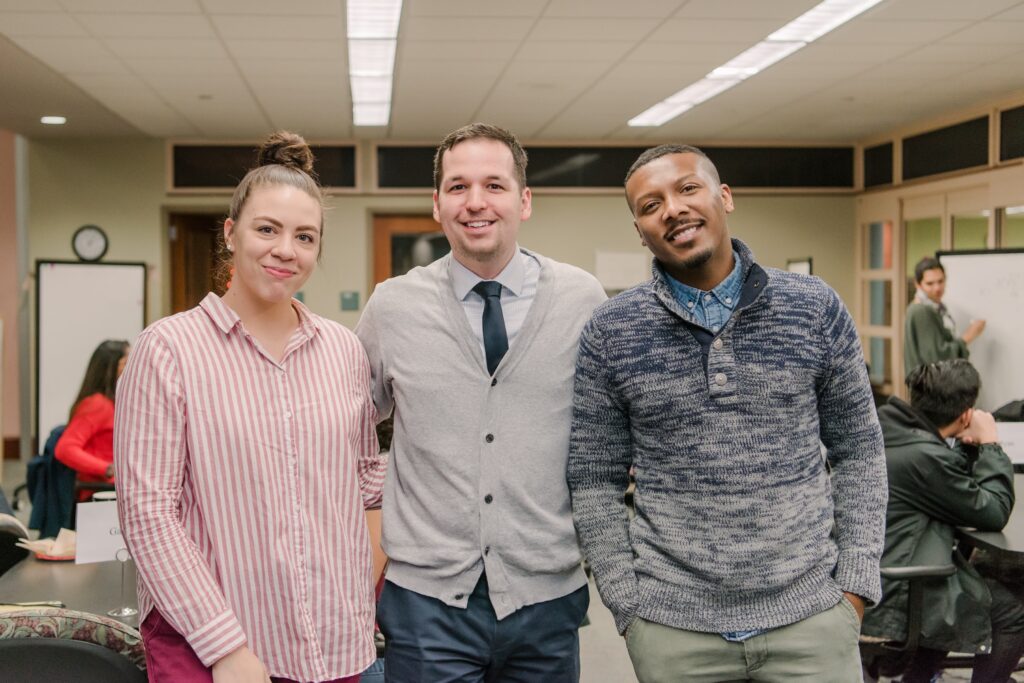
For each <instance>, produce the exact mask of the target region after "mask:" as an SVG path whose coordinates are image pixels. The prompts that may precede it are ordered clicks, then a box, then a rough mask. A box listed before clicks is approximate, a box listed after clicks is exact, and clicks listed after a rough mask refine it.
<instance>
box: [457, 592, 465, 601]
mask: <svg viewBox="0 0 1024 683" xmlns="http://www.w3.org/2000/svg"><path fill="white" fill-rule="evenodd" d="M464 597H466V596H465V595H463V594H462V593H456V594H455V599H456V600H461V599H462V598H464Z"/></svg>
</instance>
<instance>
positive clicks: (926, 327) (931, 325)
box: [903, 256, 985, 374]
mask: <svg viewBox="0 0 1024 683" xmlns="http://www.w3.org/2000/svg"><path fill="white" fill-rule="evenodd" d="M914 283H915V285H916V286H917V292H916V293H915V294H914V300H913V302H911V304H910V307H909V308H907V324H906V334H905V335H904V342H903V369H904V371H905V372H906V373H907V374H909V373H910V371H911V370H913V369H914V368H916V367H918V366H919V365H927V364H928V363H935V362H936V361H940V360H951V359H953V358H967V357H968V356H969V355H970V352H968V350H967V345H968V344H970V343H971V342H972V341H974V340H975V339H977V338H978V336H979V335H980V334H981V333H982V331H983V330H984V329H985V321H984V320H972V321H971V324H970V325H968V326H967V330H966V331H965V332H964V333H963V335H962V336H960V337H958V336H956V323H954V322H953V318H952V316H950V315H949V311H948V310H946V306H945V305H944V304H943V303H942V297H943V295H944V294H945V293H946V270H945V269H944V268H943V267H942V264H941V263H939V260H938V259H936V258H932V257H930V256H927V257H925V258H923V259H921V260H920V261H918V262H917V265H916V266H914Z"/></svg>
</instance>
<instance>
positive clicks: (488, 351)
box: [356, 124, 605, 683]
mask: <svg viewBox="0 0 1024 683" xmlns="http://www.w3.org/2000/svg"><path fill="white" fill-rule="evenodd" d="M434 184H435V190H434V218H435V219H436V220H437V221H438V222H439V223H440V224H441V228H442V229H443V230H444V233H445V236H446V237H447V238H448V241H449V243H450V244H451V247H452V253H451V254H449V255H448V256H446V257H444V258H442V259H439V260H438V261H435V262H434V263H432V264H431V265H429V266H427V267H425V268H416V269H414V270H412V271H411V272H409V273H408V274H406V275H403V276H401V277H397V278H394V279H391V280H388V281H386V282H383V283H381V284H379V285H378V286H377V288H376V290H375V291H374V293H373V295H372V296H371V297H370V300H369V301H368V302H367V304H366V309H365V311H364V312H363V315H362V318H361V319H360V321H359V324H358V326H357V327H356V333H357V334H358V335H359V338H360V339H361V340H362V342H363V344H364V346H365V347H366V351H367V354H368V355H369V358H370V367H371V371H372V373H373V394H374V401H375V403H376V404H377V408H378V411H379V413H380V415H381V416H382V417H384V416H387V415H388V414H389V413H390V412H391V411H392V409H393V410H394V416H395V428H394V438H393V441H392V446H391V461H390V465H389V469H388V474H387V479H386V481H385V485H384V504H383V515H384V522H383V529H384V533H383V546H384V551H385V552H386V553H387V555H388V557H389V558H390V560H391V563H390V565H389V567H388V571H387V582H386V584H385V587H384V591H383V593H382V595H381V599H380V604H379V607H378V622H379V624H380V627H381V630H382V631H383V633H384V635H385V637H386V640H387V650H386V655H385V671H386V676H387V678H388V680H389V681H401V682H403V683H408V682H409V681H440V680H460V681H477V680H479V681H483V680H485V679H486V680H488V681H506V680H508V681H512V680H515V681H524V680H529V681H547V682H555V683H558V682H562V681H564V682H567V683H570V682H575V681H578V679H579V639H578V635H577V633H578V628H579V625H580V623H581V621H582V619H583V617H584V616H585V614H586V610H587V605H588V603H589V595H588V591H587V587H586V577H585V576H584V574H583V571H582V569H581V568H580V562H581V554H580V550H579V547H578V545H577V541H576V535H575V531H574V529H573V523H572V516H571V511H570V503H569V491H568V487H567V485H566V481H565V468H566V459H567V457H568V448H569V428H570V422H571V413H572V381H573V371H574V367H575V360H576V350H577V345H578V339H579V334H580V331H581V330H582V328H583V325H584V324H585V323H586V321H587V319H588V318H589V317H590V314H591V312H592V311H593V310H594V308H595V307H596V306H597V305H598V304H600V303H601V302H602V301H603V300H604V299H605V295H604V291H603V289H602V288H601V286H600V284H599V283H598V282H597V280H596V279H595V278H594V277H593V276H591V275H589V274H587V273H586V272H584V271H582V270H580V269H578V268H575V267H572V266H569V265H565V264H562V263H556V262H554V261H552V260H550V259H547V258H545V257H543V256H541V255H539V254H535V253H533V252H530V251H527V250H526V249H522V248H520V247H519V246H518V245H517V243H516V236H517V234H518V230H519V225H520V223H521V222H522V221H523V220H526V219H527V218H529V217H530V213H531V210H532V206H531V194H530V190H529V188H528V187H527V186H526V154H525V152H524V151H523V149H522V147H521V146H520V144H519V142H518V141H517V140H516V138H515V136H513V135H512V134H511V133H509V132H508V131H505V130H502V129H500V128H497V127H494V126H488V125H484V124H473V125H471V126H466V127H464V128H461V129H459V130H457V131H455V132H453V133H452V134H450V135H449V136H448V137H446V138H445V139H444V141H442V143H441V145H440V147H439V148H438V150H437V155H436V157H435V161H434Z"/></svg>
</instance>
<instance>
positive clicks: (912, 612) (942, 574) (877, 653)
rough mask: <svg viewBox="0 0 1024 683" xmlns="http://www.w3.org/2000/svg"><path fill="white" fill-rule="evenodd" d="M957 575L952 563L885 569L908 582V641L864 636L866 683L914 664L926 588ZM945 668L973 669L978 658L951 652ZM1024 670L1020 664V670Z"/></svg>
mask: <svg viewBox="0 0 1024 683" xmlns="http://www.w3.org/2000/svg"><path fill="white" fill-rule="evenodd" d="M955 573H956V566H955V565H952V564H945V565H939V566H934V567H882V577H883V578H886V579H890V580H893V581H907V582H908V586H907V588H908V599H907V634H906V638H905V639H904V640H894V639H885V638H874V637H871V636H861V637H860V658H861V661H862V662H863V663H864V680H865V681H877V680H878V678H879V677H880V676H898V675H900V674H901V673H903V670H904V669H906V668H907V665H908V664H910V660H911V659H913V657H914V653H916V652H917V648H918V647H919V646H920V641H921V619H922V614H923V612H924V610H925V609H927V607H926V606H925V605H924V589H925V586H927V585H928V583H929V582H931V581H938V580H942V579H945V578H947V577H949V576H952V575H953V574H955ZM942 668H943V669H973V668H974V655H971V654H959V653H950V654H949V655H947V656H946V658H945V659H944V660H943V661H942ZM1020 670H1021V667H1020V666H1019V665H1018V667H1017V671H1020Z"/></svg>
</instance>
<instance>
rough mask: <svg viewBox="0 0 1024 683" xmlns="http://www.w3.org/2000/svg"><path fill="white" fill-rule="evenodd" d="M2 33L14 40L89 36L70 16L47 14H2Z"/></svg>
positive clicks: (0, 26)
mask: <svg viewBox="0 0 1024 683" xmlns="http://www.w3.org/2000/svg"><path fill="white" fill-rule="evenodd" d="M0 33H2V34H4V35H6V36H10V37H12V38H65V37H69V36H73V37H86V36H88V35H89V34H88V33H87V32H86V30H85V29H84V28H83V27H82V25H81V24H80V23H78V22H77V21H75V18H74V17H72V16H71V15H70V14H57V13H47V12H5V13H2V14H0Z"/></svg>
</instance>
